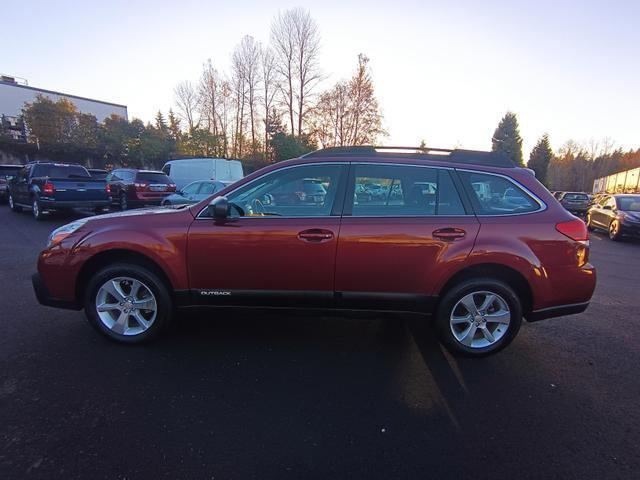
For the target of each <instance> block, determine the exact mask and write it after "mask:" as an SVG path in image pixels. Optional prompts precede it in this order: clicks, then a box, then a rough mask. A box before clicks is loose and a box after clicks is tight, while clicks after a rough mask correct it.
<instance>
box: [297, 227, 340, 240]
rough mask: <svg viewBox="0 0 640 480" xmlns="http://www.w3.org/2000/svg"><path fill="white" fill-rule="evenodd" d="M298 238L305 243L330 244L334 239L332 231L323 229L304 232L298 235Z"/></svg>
mask: <svg viewBox="0 0 640 480" xmlns="http://www.w3.org/2000/svg"><path fill="white" fill-rule="evenodd" d="M298 238H299V239H300V240H302V241H304V242H312V243H321V242H328V241H329V240H331V239H332V238H333V232H332V231H331V230H324V229H322V228H312V229H310V230H303V231H301V232H300V233H298Z"/></svg>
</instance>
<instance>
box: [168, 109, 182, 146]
mask: <svg viewBox="0 0 640 480" xmlns="http://www.w3.org/2000/svg"><path fill="white" fill-rule="evenodd" d="M169 132H170V133H171V137H172V138H173V139H174V140H175V141H178V140H180V137H181V136H182V132H181V130H180V119H179V118H178V117H177V116H176V114H175V113H173V109H172V108H170V109H169Z"/></svg>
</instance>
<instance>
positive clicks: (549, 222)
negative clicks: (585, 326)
mask: <svg viewBox="0 0 640 480" xmlns="http://www.w3.org/2000/svg"><path fill="white" fill-rule="evenodd" d="M309 182H312V183H313V184H316V185H321V186H322V194H318V195H309V194H308V192H307V190H306V189H305V185H306V184H308V183H309ZM371 185H374V186H375V190H376V192H377V193H376V195H361V194H358V193H357V192H361V191H363V188H365V187H363V186H367V187H366V188H373V187H371ZM318 191H320V189H319V188H318ZM38 272H39V273H37V274H35V275H34V277H33V285H34V288H35V291H36V295H37V297H38V300H39V301H40V303H42V304H44V305H50V306H55V307H63V308H72V309H82V308H84V310H85V312H86V315H87V317H88V319H89V322H90V323H91V324H92V325H93V326H94V327H95V328H96V329H97V330H98V331H99V332H101V333H102V334H104V335H106V336H107V337H109V338H111V339H114V340H117V341H120V342H126V343H137V342H141V341H144V340H148V339H150V338H152V337H155V336H156V335H157V334H159V333H160V332H162V331H163V330H164V329H165V327H167V325H168V324H169V323H170V322H171V320H172V318H175V317H176V313H175V312H177V311H179V308H180V307H185V306H234V307H236V306H237V307H246V306H251V307H272V308H273V307H278V308H293V309H300V308H302V309H319V310H326V309H337V310H342V311H345V312H348V311H354V310H358V311H371V312H379V311H392V312H413V313H419V314H424V315H426V316H429V317H431V318H432V320H433V322H434V324H435V327H436V330H437V332H438V333H439V335H440V338H441V340H442V342H443V343H444V344H445V345H446V346H447V347H448V348H449V349H451V350H453V351H456V352H461V353H465V354H470V355H483V354H487V353H491V352H496V351H498V350H500V349H501V348H503V347H505V346H506V345H508V344H509V343H510V342H511V341H512V340H513V338H514V337H515V336H516V334H517V333H518V330H519V328H520V324H521V323H522V319H523V318H525V319H527V320H528V321H530V322H532V321H536V320H541V319H544V318H550V317H557V316H562V315H569V314H574V313H580V312H582V311H584V310H585V309H586V308H587V305H588V302H589V300H590V298H591V295H592V294H593V290H594V288H595V284H596V274H595V270H594V268H593V266H592V265H590V264H589V242H588V236H587V229H586V226H585V224H584V223H583V222H582V221H581V220H579V219H577V218H576V217H574V216H572V215H571V214H570V213H568V212H567V211H565V209H564V208H562V207H561V206H560V204H558V202H557V201H556V200H555V199H554V198H553V196H552V195H551V194H550V193H549V192H548V191H547V189H545V188H544V187H543V186H542V185H541V184H540V183H539V182H538V181H537V180H536V179H535V177H534V175H533V174H532V173H531V171H529V170H527V169H523V168H518V167H516V166H514V165H513V164H511V163H510V162H509V161H508V160H506V159H505V158H503V157H501V156H499V155H497V154H493V153H489V152H474V151H465V150H433V149H430V150H419V149H409V150H407V149H403V150H395V149H393V148H391V149H389V148H385V149H381V148H377V147H351V148H333V149H325V150H320V151H317V152H313V153H311V154H308V155H306V156H304V157H302V158H297V159H294V160H289V161H286V162H281V163H277V164H274V165H271V166H268V167H266V168H264V169H262V170H260V171H258V172H255V173H254V174H252V175H250V176H248V177H246V178H244V179H243V180H241V181H239V182H237V183H235V184H233V185H230V186H229V187H227V188H226V189H224V190H221V191H220V192H218V193H216V194H215V195H214V196H213V197H212V198H209V199H208V200H206V201H203V202H201V203H198V204H195V205H192V206H183V207H180V208H166V209H163V208H156V209H147V210H138V211H130V212H122V213H116V214H109V215H102V216H97V217H93V218H88V219H83V220H78V221H75V222H72V223H70V224H68V225H65V226H63V227H60V228H58V229H57V230H55V231H53V232H52V233H51V236H50V238H49V243H48V246H47V248H46V249H45V250H44V251H43V252H42V253H41V254H40V258H39V261H38Z"/></svg>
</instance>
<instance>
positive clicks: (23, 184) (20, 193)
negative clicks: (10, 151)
mask: <svg viewBox="0 0 640 480" xmlns="http://www.w3.org/2000/svg"><path fill="white" fill-rule="evenodd" d="M30 171H31V165H27V166H26V167H24V168H23V169H22V170H20V172H19V173H18V176H17V177H16V179H15V181H14V183H13V185H12V188H11V195H13V201H14V202H15V203H22V204H26V205H31V200H30V198H29V172H30Z"/></svg>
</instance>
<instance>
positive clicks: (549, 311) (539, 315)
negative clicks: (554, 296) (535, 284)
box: [526, 302, 589, 322]
mask: <svg viewBox="0 0 640 480" xmlns="http://www.w3.org/2000/svg"><path fill="white" fill-rule="evenodd" d="M588 306H589V302H584V303H572V304H570V305H558V306H556V307H549V308H543V309H540V310H534V311H533V312H531V313H529V314H528V315H527V316H526V318H527V321H529V322H537V321H539V320H546V319H547V318H554V317H564V316H566V315H575V314H577V313H582V312H584V311H585V310H586V309H587V307H588Z"/></svg>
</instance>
